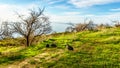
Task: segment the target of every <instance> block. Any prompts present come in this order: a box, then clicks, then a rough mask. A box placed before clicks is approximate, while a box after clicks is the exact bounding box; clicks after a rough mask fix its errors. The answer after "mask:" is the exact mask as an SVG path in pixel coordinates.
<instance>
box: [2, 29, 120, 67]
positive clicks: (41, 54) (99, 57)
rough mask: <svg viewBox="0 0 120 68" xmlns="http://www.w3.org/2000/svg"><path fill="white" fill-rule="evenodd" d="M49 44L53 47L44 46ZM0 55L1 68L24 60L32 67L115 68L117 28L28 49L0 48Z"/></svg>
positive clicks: (119, 48)
mask: <svg viewBox="0 0 120 68" xmlns="http://www.w3.org/2000/svg"><path fill="white" fill-rule="evenodd" d="M52 43H55V44H57V48H52V47H50V48H46V47H45V45H46V44H52ZM66 44H70V45H71V46H73V47H74V51H69V50H67V48H66V47H65V45H66ZM7 52H8V54H7V55H5V54H4V53H7ZM9 53H11V54H9ZM0 55H1V56H0V64H1V65H2V66H7V65H12V64H15V63H18V64H20V63H21V62H23V61H25V60H26V59H27V61H28V64H27V65H28V66H30V67H32V66H33V67H35V68H39V67H43V68H119V66H120V57H119V56H120V29H119V28H110V29H104V30H101V31H97V32H94V31H83V32H78V33H67V34H64V33H63V34H60V35H58V36H57V35H56V36H52V37H51V38H50V39H47V40H45V41H43V42H39V43H38V44H37V45H33V46H30V47H28V48H22V47H21V46H11V47H6V46H1V47H0ZM16 65H17V64H16ZM23 66H26V64H25V65H24V64H23Z"/></svg>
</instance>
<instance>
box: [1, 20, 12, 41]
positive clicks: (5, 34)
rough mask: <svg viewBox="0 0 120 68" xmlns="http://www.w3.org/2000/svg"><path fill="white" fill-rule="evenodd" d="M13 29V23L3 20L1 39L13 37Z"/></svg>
mask: <svg viewBox="0 0 120 68" xmlns="http://www.w3.org/2000/svg"><path fill="white" fill-rule="evenodd" d="M12 34H13V31H12V30H11V25H10V24H9V22H7V21H5V22H2V24H1V28H0V37H1V39H4V38H12V37H13V36H12Z"/></svg>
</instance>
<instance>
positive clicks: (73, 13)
mask: <svg viewBox="0 0 120 68" xmlns="http://www.w3.org/2000/svg"><path fill="white" fill-rule="evenodd" d="M63 14H64V15H79V14H81V13H80V12H64V13H63Z"/></svg>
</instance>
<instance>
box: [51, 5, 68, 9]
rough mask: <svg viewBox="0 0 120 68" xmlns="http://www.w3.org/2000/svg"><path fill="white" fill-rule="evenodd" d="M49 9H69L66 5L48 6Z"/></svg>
mask: <svg viewBox="0 0 120 68" xmlns="http://www.w3.org/2000/svg"><path fill="white" fill-rule="evenodd" d="M49 8H53V9H63V10H66V9H69V8H70V7H69V6H66V5H56V6H50V7H49Z"/></svg>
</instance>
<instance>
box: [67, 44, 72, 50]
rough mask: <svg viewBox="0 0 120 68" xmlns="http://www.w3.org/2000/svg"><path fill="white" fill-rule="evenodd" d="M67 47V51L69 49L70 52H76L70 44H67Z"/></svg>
mask: <svg viewBox="0 0 120 68" xmlns="http://www.w3.org/2000/svg"><path fill="white" fill-rule="evenodd" d="M66 46H67V49H68V50H71V51H73V50H74V48H73V47H72V46H70V45H69V44H67V45H66Z"/></svg>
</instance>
